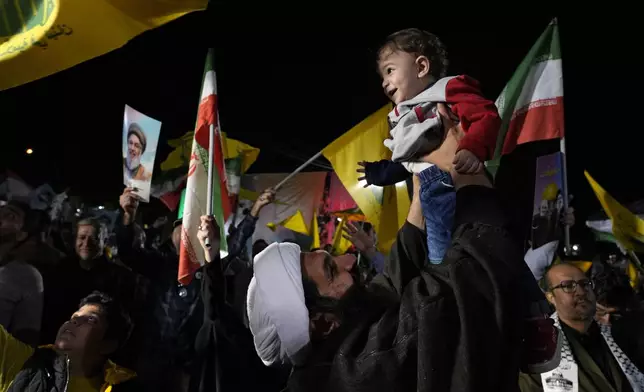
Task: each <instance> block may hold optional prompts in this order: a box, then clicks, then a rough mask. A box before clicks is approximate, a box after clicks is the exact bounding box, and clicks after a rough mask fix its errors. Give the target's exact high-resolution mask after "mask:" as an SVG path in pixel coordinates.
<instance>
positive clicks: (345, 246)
mask: <svg viewBox="0 0 644 392" xmlns="http://www.w3.org/2000/svg"><path fill="white" fill-rule="evenodd" d="M346 222H347V219H340V223H339V224H338V226H336V228H335V233H333V253H334V254H335V255H338V256H340V255H343V254H345V253H346V252H347V250H349V248H350V247H351V245H353V244H352V243H351V241H349V240H348V239H346V238H344V230H342V229H343V228H344V226H346Z"/></svg>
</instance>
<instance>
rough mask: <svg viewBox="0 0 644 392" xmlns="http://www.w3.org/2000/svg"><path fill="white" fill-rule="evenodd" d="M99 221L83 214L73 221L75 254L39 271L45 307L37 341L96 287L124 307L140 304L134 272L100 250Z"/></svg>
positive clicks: (47, 337) (49, 336)
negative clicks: (83, 216) (84, 216)
mask: <svg viewBox="0 0 644 392" xmlns="http://www.w3.org/2000/svg"><path fill="white" fill-rule="evenodd" d="M99 234H100V223H99V221H98V220H97V219H95V218H84V219H81V220H79V221H78V223H77V224H76V236H75V238H76V240H75V244H74V250H75V254H74V255H70V256H68V257H67V258H65V259H63V260H62V261H61V262H60V263H59V264H58V265H56V266H54V267H52V268H50V269H49V270H47V271H46V272H44V273H43V278H44V283H45V307H44V314H43V328H42V336H41V342H43V343H51V342H53V341H54V339H55V338H56V333H57V332H58V327H59V326H60V325H61V324H62V323H63V322H65V319H66V318H67V317H69V315H70V314H71V313H73V312H74V310H75V309H76V307H77V305H78V302H79V301H80V300H81V299H82V298H84V297H85V296H87V295H88V294H89V293H91V292H93V291H95V290H98V291H101V292H104V293H107V294H109V295H110V296H112V297H114V298H117V299H118V300H119V302H122V303H124V304H128V306H129V308H128V310H131V311H132V310H134V309H137V307H138V306H141V305H142V301H143V295H144V293H143V292H142V291H141V290H140V289H139V286H142V285H139V284H137V276H136V275H135V274H134V273H133V272H132V271H130V270H128V269H127V268H125V267H123V266H120V265H118V264H115V263H113V262H111V261H109V260H108V259H107V258H106V257H105V255H104V254H103V249H102V244H101V240H100V237H99Z"/></svg>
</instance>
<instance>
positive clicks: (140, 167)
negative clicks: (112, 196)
mask: <svg viewBox="0 0 644 392" xmlns="http://www.w3.org/2000/svg"><path fill="white" fill-rule="evenodd" d="M160 132H161V122H159V121H157V120H155V119H153V118H151V117H148V116H146V115H145V114H143V113H141V112H138V111H136V110H134V109H132V108H131V107H129V106H127V105H125V115H124V117H123V184H124V185H125V186H127V187H130V188H135V191H134V193H135V194H136V195H137V196H139V197H140V198H141V200H142V201H145V202H147V201H149V200H150V184H151V182H152V170H153V169H154V158H155V155H156V152H157V143H158V142H159V133H160Z"/></svg>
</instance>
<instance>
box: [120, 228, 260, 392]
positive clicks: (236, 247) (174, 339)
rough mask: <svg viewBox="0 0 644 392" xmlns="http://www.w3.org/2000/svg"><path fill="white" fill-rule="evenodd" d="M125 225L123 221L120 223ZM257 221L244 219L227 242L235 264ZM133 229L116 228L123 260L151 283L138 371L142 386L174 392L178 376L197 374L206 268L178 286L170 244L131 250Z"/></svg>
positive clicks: (141, 335) (177, 267)
mask: <svg viewBox="0 0 644 392" xmlns="http://www.w3.org/2000/svg"><path fill="white" fill-rule="evenodd" d="M119 221H121V220H119ZM256 221H257V219H256V218H253V217H251V216H246V217H245V218H244V220H243V221H242V222H241V223H240V224H239V226H238V227H237V228H236V230H234V232H233V233H232V234H231V235H230V236H229V238H228V251H229V257H230V258H231V259H235V258H236V257H237V255H238V254H239V252H240V251H241V249H242V248H243V246H244V244H245V243H246V241H247V240H248V238H249V237H250V236H251V235H252V234H253V232H254V230H255V224H256ZM133 235H134V230H133V225H129V226H123V225H119V226H117V241H118V249H119V256H120V257H121V258H122V260H123V261H124V262H126V263H127V264H128V265H129V266H130V267H132V268H133V269H134V270H135V271H138V272H140V273H141V274H143V275H145V276H147V277H148V278H149V279H150V280H151V282H152V290H151V291H150V297H149V307H148V309H149V311H148V313H147V315H146V316H145V317H146V319H147V322H146V323H145V324H144V325H143V326H142V328H140V329H139V330H138V331H137V330H135V332H134V334H135V335H140V337H141V338H140V340H141V346H142V347H141V353H142V355H141V359H140V361H139V365H138V366H137V368H136V370H137V373H138V374H139V378H140V382H141V383H143V384H144V385H146V388H147V389H148V390H149V389H154V390H156V391H164V390H168V391H173V390H176V386H175V384H174V382H175V381H176V380H177V377H176V376H177V372H178V371H180V370H184V371H186V372H188V373H193V371H194V368H195V366H197V365H196V363H195V348H194V347H195V339H196V337H197V334H198V333H199V330H200V328H201V327H202V325H203V320H204V306H203V302H202V296H201V290H202V288H201V286H202V279H203V273H204V271H203V268H201V269H199V270H198V271H197V272H196V273H195V276H194V279H192V281H191V282H190V284H188V285H187V286H183V285H181V284H179V282H178V281H177V278H178V271H179V256H178V255H177V253H176V250H175V248H174V245H172V244H171V243H170V242H166V243H165V244H164V245H163V246H162V247H161V248H160V249H159V250H158V251H149V250H146V249H142V248H136V249H135V248H133V247H132V245H131V244H132V243H133V242H132V240H133Z"/></svg>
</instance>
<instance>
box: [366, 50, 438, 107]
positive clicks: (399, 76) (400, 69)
mask: <svg viewBox="0 0 644 392" xmlns="http://www.w3.org/2000/svg"><path fill="white" fill-rule="evenodd" d="M378 57H379V58H378V72H379V73H380V76H381V77H382V88H383V89H384V91H385V95H386V96H387V97H388V98H389V99H391V100H392V101H393V102H394V103H395V104H396V105H398V104H399V103H401V102H403V101H406V100H408V99H411V98H414V97H415V96H416V95H418V94H420V93H421V92H422V91H423V90H424V89H425V88H427V85H428V84H429V82H430V81H431V76H430V74H429V69H430V64H429V60H428V59H427V57H425V56H415V55H413V54H412V53H407V52H404V51H401V50H394V49H391V48H384V49H383V50H382V51H381V52H380V56H378Z"/></svg>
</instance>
